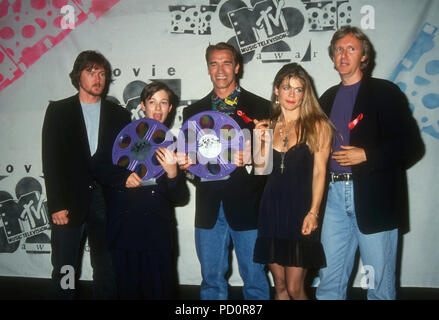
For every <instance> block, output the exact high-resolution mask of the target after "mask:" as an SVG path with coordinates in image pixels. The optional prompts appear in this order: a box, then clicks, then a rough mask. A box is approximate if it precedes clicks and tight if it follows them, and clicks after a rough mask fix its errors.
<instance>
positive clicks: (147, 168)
mask: <svg viewBox="0 0 439 320" xmlns="http://www.w3.org/2000/svg"><path fill="white" fill-rule="evenodd" d="M174 141H175V138H174V136H173V135H172V133H171V131H169V129H168V128H167V127H166V126H165V125H164V124H162V123H160V122H159V121H157V120H154V119H149V118H143V119H140V120H136V121H133V122H131V123H130V124H128V125H127V126H126V127H125V128H123V129H122V130H121V131H120V132H119V134H118V135H117V137H116V139H115V140H114V144H113V153H112V156H113V163H114V164H115V165H118V166H121V167H125V168H127V169H128V170H130V171H132V172H136V173H137V174H138V175H139V177H140V178H141V179H142V180H143V181H147V180H149V179H151V178H153V179H157V178H159V177H160V176H161V175H162V174H163V173H164V172H165V171H164V170H163V168H162V166H161V165H160V163H159V162H158V160H157V158H156V156H155V152H156V150H157V149H158V148H159V147H165V148H167V147H169V145H171V144H172V143H174Z"/></svg>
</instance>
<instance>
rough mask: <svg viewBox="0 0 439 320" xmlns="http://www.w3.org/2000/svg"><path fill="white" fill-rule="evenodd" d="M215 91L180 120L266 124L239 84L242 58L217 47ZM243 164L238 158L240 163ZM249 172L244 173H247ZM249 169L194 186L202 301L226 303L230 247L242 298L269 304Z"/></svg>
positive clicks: (261, 103) (211, 63) (258, 182)
mask: <svg viewBox="0 0 439 320" xmlns="http://www.w3.org/2000/svg"><path fill="white" fill-rule="evenodd" d="M206 62H207V68H208V73H209V75H210V79H211V81H212V84H213V91H211V92H210V93H209V94H208V95H207V96H206V97H204V98H203V99H201V100H199V101H198V102H196V103H195V104H193V105H191V106H189V107H187V108H186V109H184V110H183V121H186V120H187V119H189V118H190V117H192V116H193V115H195V114H197V113H200V112H202V111H208V110H214V111H219V112H222V113H225V114H227V115H229V116H231V117H232V118H233V119H234V120H235V121H236V122H237V123H238V124H239V125H240V127H241V128H243V129H244V128H247V129H253V128H252V127H250V126H251V123H249V124H246V123H245V122H244V121H243V119H242V118H240V117H239V116H237V111H238V110H240V111H242V112H243V113H244V114H246V115H247V116H248V117H249V118H251V119H258V120H260V119H267V118H268V116H269V109H270V103H269V101H267V100H265V99H263V98H261V97H259V96H256V95H254V94H252V93H250V92H248V91H246V90H244V89H243V88H241V87H240V86H239V84H238V79H239V77H238V75H240V74H241V72H240V71H241V68H242V63H241V56H240V55H239V53H238V52H237V51H236V49H235V48H234V47H233V46H231V45H229V44H227V43H223V42H220V43H218V44H216V45H210V46H209V47H208V48H207V49H206ZM241 160H242V159H241ZM247 170H248V171H247ZM251 170H254V169H253V168H252V167H251V166H245V165H244V164H243V163H242V162H241V163H238V168H236V169H235V171H233V172H232V173H231V174H230V177H228V179H226V180H220V181H207V182H198V183H197V184H196V209H195V244H196V249H197V255H198V259H199V261H200V264H201V273H202V277H203V281H202V283H201V293H200V297H201V299H221V300H223V299H227V297H228V295H227V289H228V286H227V280H226V279H225V275H226V273H227V271H228V269H229V265H228V262H229V254H230V252H229V245H230V239H231V240H232V242H233V246H234V248H235V253H236V256H237V259H238V266H239V273H240V275H241V278H242V280H243V282H244V288H243V296H244V298H245V299H269V287H268V282H267V278H266V274H265V271H264V265H261V264H258V263H254V262H253V250H254V245H255V241H256V237H257V219H258V211H259V199H260V196H261V193H262V191H263V187H264V183H265V177H264V176H256V175H254V172H253V171H251Z"/></svg>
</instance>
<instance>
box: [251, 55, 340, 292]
mask: <svg viewBox="0 0 439 320" xmlns="http://www.w3.org/2000/svg"><path fill="white" fill-rule="evenodd" d="M271 106H272V109H271V118H270V119H269V120H264V121H259V122H258V121H255V123H256V129H264V128H265V129H266V128H267V127H269V128H270V129H273V135H272V138H270V140H271V139H272V142H273V145H272V146H273V170H272V172H271V173H270V174H269V176H268V179H267V183H266V186H265V189H264V193H263V196H262V199H261V205H260V216H259V225H258V239H257V241H256V245H255V253H254V260H255V261H256V262H259V263H267V264H268V266H269V268H270V271H271V273H272V275H273V279H274V284H275V288H276V295H275V298H276V299H307V298H308V297H307V295H306V293H305V288H304V280H305V276H306V272H307V269H309V268H313V269H314V268H319V267H322V266H324V265H325V255H324V252H323V247H322V245H321V243H320V241H319V239H318V234H317V232H316V229H317V228H318V226H319V208H320V204H321V201H322V198H323V192H324V187H325V177H326V163H327V160H328V156H329V152H330V145H331V137H332V125H331V124H330V123H329V121H328V118H327V116H326V115H325V114H324V113H323V111H322V110H321V109H320V106H319V103H318V101H317V98H316V95H315V93H314V90H313V88H312V85H311V80H310V77H309V75H308V74H307V72H306V71H305V70H304V69H303V68H302V67H301V66H300V65H298V64H296V63H290V64H287V65H285V66H283V67H282V68H281V69H280V70H279V72H278V73H277V74H276V77H275V79H274V83H273V93H272V99H271ZM262 136H263V137H265V136H266V137H267V138H264V141H265V143H267V142H268V140H269V139H268V136H269V135H262ZM270 142H271V141H270Z"/></svg>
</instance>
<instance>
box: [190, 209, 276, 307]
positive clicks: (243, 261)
mask: <svg viewBox="0 0 439 320" xmlns="http://www.w3.org/2000/svg"><path fill="white" fill-rule="evenodd" d="M257 232H258V231H257V230H248V231H234V230H232V229H231V228H230V227H229V225H228V223H227V221H226V218H225V216H224V210H223V206H222V203H221V205H220V209H219V213H218V220H217V221H216V224H215V226H214V227H213V228H212V229H201V228H195V245H196V249H197V256H198V260H199V261H200V264H201V275H202V277H203V280H202V282H201V291H200V299H201V300H227V297H228V285H227V280H226V279H225V275H226V273H227V271H228V270H229V253H230V252H229V247H230V239H232V241H233V245H234V247H235V253H236V257H237V259H238V267H239V274H240V275H241V278H242V281H243V282H244V287H243V296H244V299H246V300H263V299H266V300H268V299H270V289H269V286H268V281H267V276H266V273H265V265H263V264H259V263H255V262H253V251H254V247H255V242H256V237H257Z"/></svg>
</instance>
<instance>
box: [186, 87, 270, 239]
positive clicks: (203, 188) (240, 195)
mask: <svg viewBox="0 0 439 320" xmlns="http://www.w3.org/2000/svg"><path fill="white" fill-rule="evenodd" d="M212 94H213V91H212V92H210V93H209V94H208V95H207V96H206V97H204V98H203V99H201V100H199V101H197V102H196V103H194V104H192V105H190V106H189V107H186V108H185V109H184V110H183V121H186V120H187V119H189V118H190V117H192V116H193V115H195V114H197V113H200V112H203V111H208V110H212V101H211V96H212ZM237 109H238V110H242V111H243V112H244V113H245V114H246V115H247V116H248V117H250V118H251V119H258V120H261V119H267V118H268V117H269V112H270V102H269V101H268V100H266V99H263V98H261V97H259V96H257V95H254V94H252V93H250V92H248V91H246V90H244V89H243V88H242V87H241V93H240V96H239V99H238V106H237ZM232 118H233V119H234V120H235V121H236V122H237V123H238V124H239V126H240V127H241V128H248V129H250V130H252V129H253V127H254V125H253V124H252V123H249V124H245V122H244V121H243V120H242V118H240V117H238V116H237V115H236V114H234V115H232ZM265 180H266V177H265V176H255V175H254V174H253V172H251V173H250V174H249V173H248V172H247V169H246V168H245V167H238V168H236V169H235V170H234V171H233V172H232V173H231V175H230V178H229V179H228V180H221V181H207V182H199V183H196V206H195V227H197V228H203V229H211V228H213V227H214V225H215V223H216V220H217V218H218V211H219V206H220V202H221V201H222V202H223V208H224V213H225V216H226V219H227V222H228V223H229V225H230V226H231V228H232V229H233V230H237V231H243V230H251V229H256V228H257V219H258V212H259V200H260V198H261V195H262V191H263V189H264V184H265Z"/></svg>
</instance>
